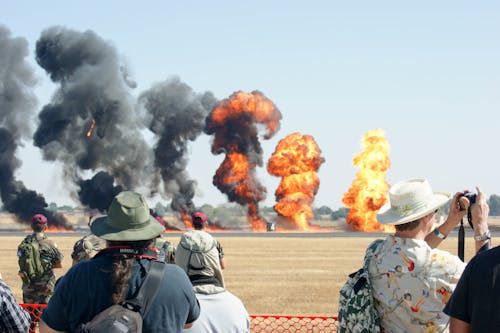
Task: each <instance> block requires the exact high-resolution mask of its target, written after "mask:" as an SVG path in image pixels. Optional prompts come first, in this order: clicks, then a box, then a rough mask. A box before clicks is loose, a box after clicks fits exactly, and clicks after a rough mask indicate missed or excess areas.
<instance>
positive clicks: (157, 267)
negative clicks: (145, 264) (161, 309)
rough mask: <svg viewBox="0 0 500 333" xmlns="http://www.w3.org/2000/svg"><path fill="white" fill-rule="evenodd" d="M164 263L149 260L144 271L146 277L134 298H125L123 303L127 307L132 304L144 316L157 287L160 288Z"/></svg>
mask: <svg viewBox="0 0 500 333" xmlns="http://www.w3.org/2000/svg"><path fill="white" fill-rule="evenodd" d="M165 265H166V264H165V263H162V262H159V261H156V260H151V266H150V268H149V269H148V271H147V272H146V277H145V278H144V281H143V282H142V284H141V287H140V288H139V291H138V292H137V295H136V296H135V297H134V298H131V299H127V300H125V301H124V302H123V305H124V306H126V307H127V308H128V307H129V306H128V305H132V306H133V307H134V309H135V310H136V311H139V312H140V313H141V316H142V317H143V318H144V317H145V316H146V314H147V313H148V311H149V307H150V306H151V304H153V302H154V300H155V298H156V294H157V292H158V289H160V285H161V282H162V281H163V276H164V274H163V273H164V271H165Z"/></svg>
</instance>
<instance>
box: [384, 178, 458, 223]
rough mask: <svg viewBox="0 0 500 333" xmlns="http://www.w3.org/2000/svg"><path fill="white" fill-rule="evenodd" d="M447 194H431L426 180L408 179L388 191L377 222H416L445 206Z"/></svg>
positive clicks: (448, 195) (447, 198) (448, 196)
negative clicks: (385, 202) (386, 201)
mask: <svg viewBox="0 0 500 333" xmlns="http://www.w3.org/2000/svg"><path fill="white" fill-rule="evenodd" d="M449 200H450V194H449V193H442V192H433V191H432V188H431V185H430V184H429V182H428V181H427V179H420V178H417V179H408V180H404V181H401V182H399V183H396V184H394V185H393V186H392V187H391V188H390V189H389V202H388V203H387V204H385V205H384V206H383V207H382V208H380V210H379V212H378V214H377V220H378V222H379V223H381V224H392V225H398V224H404V223H408V222H412V221H415V220H418V219H419V218H421V217H423V216H425V215H427V214H429V213H431V212H432V211H434V210H436V209H438V208H439V207H441V206H443V205H445V204H446V203H447V202H448V201H449Z"/></svg>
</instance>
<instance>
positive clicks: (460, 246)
mask: <svg viewBox="0 0 500 333" xmlns="http://www.w3.org/2000/svg"><path fill="white" fill-rule="evenodd" d="M464 250H465V230H464V219H463V218H462V220H460V227H459V228H458V257H459V258H460V260H462V261H464Z"/></svg>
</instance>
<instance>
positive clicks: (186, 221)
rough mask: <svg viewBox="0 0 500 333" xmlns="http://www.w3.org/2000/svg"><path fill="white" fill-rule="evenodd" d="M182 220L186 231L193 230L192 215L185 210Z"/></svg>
mask: <svg viewBox="0 0 500 333" xmlns="http://www.w3.org/2000/svg"><path fill="white" fill-rule="evenodd" d="M181 220H182V221H183V222H184V225H185V226H186V229H193V221H192V220H191V215H190V214H188V213H187V212H186V211H185V210H184V209H183V210H182V212H181Z"/></svg>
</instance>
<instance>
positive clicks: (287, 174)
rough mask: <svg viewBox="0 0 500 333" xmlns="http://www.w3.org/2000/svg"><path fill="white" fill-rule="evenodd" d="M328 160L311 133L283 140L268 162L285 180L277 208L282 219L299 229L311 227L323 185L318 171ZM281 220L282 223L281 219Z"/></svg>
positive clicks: (279, 192) (269, 170)
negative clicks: (315, 199)
mask: <svg viewBox="0 0 500 333" xmlns="http://www.w3.org/2000/svg"><path fill="white" fill-rule="evenodd" d="M324 161H325V160H324V159H323V158H322V157H321V150H320V149H319V147H318V145H317V144H316V142H315V141H314V138H313V137H312V136H310V135H302V134H300V133H293V134H290V135H288V136H286V137H285V138H284V139H282V140H281V141H280V142H279V143H278V145H277V146H276V149H275V151H274V153H273V155H272V156H271V158H270V159H269V161H268V164H267V171H268V172H269V173H270V174H272V175H274V176H278V177H283V178H282V179H281V182H280V185H279V186H278V188H277V189H276V192H275V196H276V201H277V203H276V205H275V206H274V210H275V211H276V212H277V213H278V214H279V215H280V216H283V217H285V219H282V220H281V221H284V222H285V223H287V224H289V225H290V226H294V227H295V228H297V229H298V230H310V229H311V228H312V227H311V226H310V224H309V221H311V220H312V219H313V217H314V214H313V210H312V207H311V204H312V202H313V201H314V196H315V195H316V192H317V191H318V188H319V178H318V175H317V171H318V169H319V167H320V166H321V164H322V163H323V162H324ZM281 221H280V222H281Z"/></svg>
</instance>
